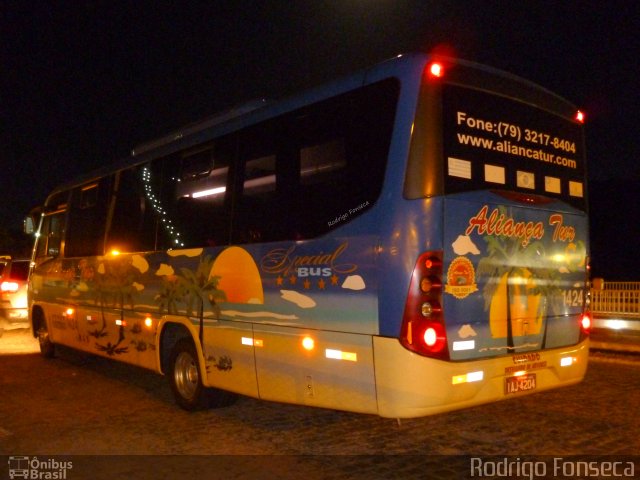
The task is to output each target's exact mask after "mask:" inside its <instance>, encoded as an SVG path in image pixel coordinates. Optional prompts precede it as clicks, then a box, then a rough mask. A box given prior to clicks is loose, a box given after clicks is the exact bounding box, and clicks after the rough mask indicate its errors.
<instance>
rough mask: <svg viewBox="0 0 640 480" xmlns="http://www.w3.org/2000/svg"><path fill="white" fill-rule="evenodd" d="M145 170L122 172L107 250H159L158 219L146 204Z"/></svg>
mask: <svg viewBox="0 0 640 480" xmlns="http://www.w3.org/2000/svg"><path fill="white" fill-rule="evenodd" d="M142 169H143V167H134V168H129V169H127V170H123V171H121V172H119V173H118V178H117V180H116V182H117V188H116V191H115V195H116V198H115V206H114V210H113V217H112V219H111V226H110V229H109V233H108V235H107V248H108V249H109V250H111V249H116V250H119V251H125V252H147V251H151V250H153V249H154V248H155V219H153V218H152V215H151V212H150V211H149V209H148V208H147V205H146V202H145V196H144V195H145V194H144V186H143V174H142Z"/></svg>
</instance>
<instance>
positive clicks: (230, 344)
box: [192, 320, 258, 398]
mask: <svg viewBox="0 0 640 480" xmlns="http://www.w3.org/2000/svg"><path fill="white" fill-rule="evenodd" d="M192 322H193V327H194V330H197V329H198V322H197V321H193V320H192ZM196 339H197V336H196ZM196 341H197V340H196ZM253 349H254V340H253V325H252V324H251V323H244V322H229V321H224V320H219V321H212V320H207V321H205V325H204V350H203V355H204V364H205V369H206V380H205V382H204V383H206V385H208V386H210V387H217V388H221V389H223V390H229V391H231V392H235V393H240V394H242V395H248V396H251V397H256V398H257V397H258V385H257V383H256V367H255V359H254V352H253Z"/></svg>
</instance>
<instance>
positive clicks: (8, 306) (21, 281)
mask: <svg viewBox="0 0 640 480" xmlns="http://www.w3.org/2000/svg"><path fill="white" fill-rule="evenodd" d="M29 263H30V261H29V260H18V259H12V258H11V257H9V256H0V329H5V330H11V329H14V328H27V327H28V326H29V323H28V322H29V319H28V315H27V279H28V278H29Z"/></svg>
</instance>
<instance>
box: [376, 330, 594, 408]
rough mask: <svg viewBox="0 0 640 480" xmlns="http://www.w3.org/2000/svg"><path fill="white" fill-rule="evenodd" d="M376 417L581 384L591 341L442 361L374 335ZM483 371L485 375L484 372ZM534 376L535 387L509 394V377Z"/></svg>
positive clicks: (480, 402) (462, 405)
mask: <svg viewBox="0 0 640 480" xmlns="http://www.w3.org/2000/svg"><path fill="white" fill-rule="evenodd" d="M373 346H374V362H375V372H376V389H377V397H378V414H379V415H380V416H382V417H390V418H411V417H421V416H426V415H432V414H435V413H441V412H447V411H451V410H457V409H460V408H465V407H471V406H474V405H480V404H483V403H489V402H494V401H498V400H504V399H507V398H511V397H516V396H520V395H523V394H526V393H535V392H540V391H543V390H548V389H550V388H556V387H561V386H567V385H572V384H575V383H578V382H580V381H581V380H582V379H583V378H584V375H585V373H586V369H587V361H588V357H589V340H588V339H586V340H584V341H583V342H581V343H579V344H578V345H573V346H570V347H565V348H557V349H553V350H545V351H541V352H533V353H530V354H528V355H508V356H504V357H498V358H491V359H486V360H476V361H472V362H444V361H441V360H434V359H431V358H426V357H422V356H420V355H417V354H415V353H413V352H410V351H408V350H406V349H405V348H404V347H402V345H400V343H399V342H398V340H397V339H394V338H384V337H374V340H373ZM480 372H481V373H480ZM518 372H526V373H535V375H536V383H535V385H536V387H535V389H534V390H530V391H528V392H520V393H515V394H507V393H506V392H505V382H506V380H505V378H507V377H513V376H514V375H516V374H517V373H518Z"/></svg>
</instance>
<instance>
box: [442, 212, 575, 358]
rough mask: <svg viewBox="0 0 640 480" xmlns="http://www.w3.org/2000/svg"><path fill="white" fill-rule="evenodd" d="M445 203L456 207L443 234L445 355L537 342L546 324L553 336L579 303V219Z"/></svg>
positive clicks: (542, 337)
mask: <svg viewBox="0 0 640 480" xmlns="http://www.w3.org/2000/svg"><path fill="white" fill-rule="evenodd" d="M452 203H454V204H455V208H456V212H459V213H460V214H459V215H456V218H455V219H451V222H450V224H449V225H448V227H447V229H446V234H445V263H446V264H447V265H448V268H447V274H446V285H445V286H444V291H445V312H446V313H447V321H448V325H449V328H450V329H451V333H452V335H451V337H452V338H453V341H452V345H453V353H452V357H453V358H471V357H474V356H479V354H480V353H482V352H486V351H487V350H489V351H493V352H495V353H496V354H497V353H500V352H503V353H504V352H515V351H526V350H533V349H539V348H543V347H544V346H545V342H547V335H546V333H547V332H548V331H550V329H553V332H554V337H556V336H557V334H558V333H560V334H561V333H562V329H561V328H560V325H561V324H562V323H563V322H567V321H575V316H576V315H578V314H579V313H580V312H581V311H582V307H583V305H584V288H585V280H586V265H585V263H586V256H587V248H586V245H587V239H586V238H585V237H586V231H587V228H586V227H587V225H586V219H585V218H584V217H582V216H579V215H575V214H571V213H557V212H549V211H547V210H539V209H535V210H534V209H527V208H521V207H516V206H506V205H499V204H498V205H490V204H478V203H475V202H464V201H455V202H452ZM564 330H565V331H567V332H572V331H575V329H564ZM546 346H547V347H548V346H549V345H548V344H547V345H546Z"/></svg>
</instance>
